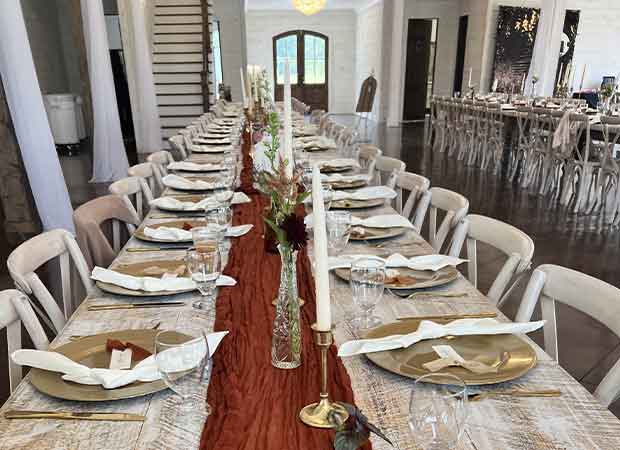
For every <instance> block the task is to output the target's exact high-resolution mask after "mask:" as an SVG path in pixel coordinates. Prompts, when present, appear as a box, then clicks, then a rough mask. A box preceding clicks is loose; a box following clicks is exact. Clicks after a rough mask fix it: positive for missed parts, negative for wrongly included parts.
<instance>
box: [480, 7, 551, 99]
mask: <svg viewBox="0 0 620 450" xmlns="http://www.w3.org/2000/svg"><path fill="white" fill-rule="evenodd" d="M539 19H540V9H537V8H523V7H514V6H500V7H499V14H498V16H497V35H496V38H495V59H494V61H493V76H492V77H491V86H489V87H490V88H491V89H492V88H493V86H494V85H495V87H496V88H497V91H498V92H514V93H517V92H521V90H522V83H523V77H524V76H527V73H528V71H529V69H530V63H531V61H532V52H533V51H534V42H535V41H536V31H537V30H538V21H539Z"/></svg>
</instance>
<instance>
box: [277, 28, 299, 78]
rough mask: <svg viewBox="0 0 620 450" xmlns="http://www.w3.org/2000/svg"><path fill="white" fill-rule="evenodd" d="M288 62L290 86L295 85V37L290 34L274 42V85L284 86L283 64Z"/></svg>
mask: <svg viewBox="0 0 620 450" xmlns="http://www.w3.org/2000/svg"><path fill="white" fill-rule="evenodd" d="M286 61H288V64H289V67H290V70H291V84H297V35H296V34H291V35H288V36H284V37H281V38H280V39H278V40H277V41H276V83H278V84H284V64H285V62H286Z"/></svg>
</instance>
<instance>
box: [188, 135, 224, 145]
mask: <svg viewBox="0 0 620 450" xmlns="http://www.w3.org/2000/svg"><path fill="white" fill-rule="evenodd" d="M193 141H194V143H195V144H205V145H227V144H230V138H223V137H221V136H219V135H217V136H213V137H209V138H194V139H193Z"/></svg>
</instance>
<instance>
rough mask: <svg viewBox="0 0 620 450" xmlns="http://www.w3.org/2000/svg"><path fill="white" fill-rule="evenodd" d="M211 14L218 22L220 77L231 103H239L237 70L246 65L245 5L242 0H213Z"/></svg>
mask: <svg viewBox="0 0 620 450" xmlns="http://www.w3.org/2000/svg"><path fill="white" fill-rule="evenodd" d="M213 13H214V14H215V17H216V18H217V19H219V21H220V45H221V52H222V77H223V78H224V83H225V84H227V85H229V86H230V87H231V94H232V99H233V101H241V78H240V76H239V68H240V67H245V66H246V65H247V64H248V60H247V51H246V38H245V33H246V17H245V3H244V1H243V0H215V1H214V2H213Z"/></svg>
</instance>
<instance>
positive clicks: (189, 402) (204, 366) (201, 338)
mask: <svg viewBox="0 0 620 450" xmlns="http://www.w3.org/2000/svg"><path fill="white" fill-rule="evenodd" d="M209 359H210V351H209V341H208V340H207V336H206V333H205V331H204V330H202V329H198V328H183V329H179V330H175V331H160V332H159V333H157V335H156V336H155V364H156V366H157V371H158V372H159V374H160V375H161V378H162V380H163V381H164V383H165V384H166V386H168V387H169V388H170V389H171V390H172V391H173V392H174V393H175V394H176V397H175V398H176V406H177V408H178V410H179V411H180V412H182V413H186V412H191V413H192V414H194V413H200V411H204V414H205V415H208V414H209V413H210V407H209V405H208V404H207V399H206V398H207V381H208V379H209Z"/></svg>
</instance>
